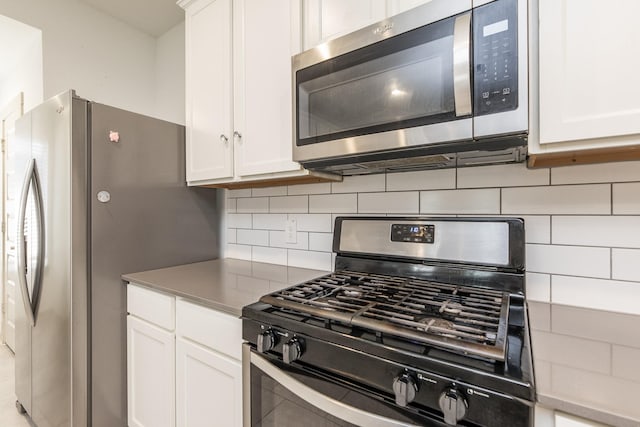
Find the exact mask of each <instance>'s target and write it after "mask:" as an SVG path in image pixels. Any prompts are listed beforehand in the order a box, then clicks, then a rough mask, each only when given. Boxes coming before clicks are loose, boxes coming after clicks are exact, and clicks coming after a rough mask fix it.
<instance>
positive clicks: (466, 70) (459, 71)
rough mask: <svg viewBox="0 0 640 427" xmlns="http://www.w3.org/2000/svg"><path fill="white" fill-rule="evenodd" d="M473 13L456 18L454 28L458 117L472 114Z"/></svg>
mask: <svg viewBox="0 0 640 427" xmlns="http://www.w3.org/2000/svg"><path fill="white" fill-rule="evenodd" d="M470 64H471V13H465V14H464V15H460V16H458V17H456V20H455V23H454V26H453V97H454V101H455V106H456V117H460V116H467V115H469V114H471V65H470Z"/></svg>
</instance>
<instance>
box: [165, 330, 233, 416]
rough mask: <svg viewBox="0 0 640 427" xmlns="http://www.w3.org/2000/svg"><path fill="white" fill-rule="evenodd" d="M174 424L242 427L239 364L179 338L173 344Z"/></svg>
mask: <svg viewBox="0 0 640 427" xmlns="http://www.w3.org/2000/svg"><path fill="white" fill-rule="evenodd" d="M176 356H177V366H176V382H177V389H176V390H177V391H176V398H177V425H178V426H179V427H205V426H208V427H216V426H228V427H240V426H242V365H241V364H240V362H239V361H237V360H234V359H231V358H229V357H226V356H223V355H221V354H219V353H216V352H214V351H212V350H209V349H206V348H205V347H202V346H199V345H197V344H194V343H192V342H189V341H186V340H184V339H182V338H178V339H177V345H176Z"/></svg>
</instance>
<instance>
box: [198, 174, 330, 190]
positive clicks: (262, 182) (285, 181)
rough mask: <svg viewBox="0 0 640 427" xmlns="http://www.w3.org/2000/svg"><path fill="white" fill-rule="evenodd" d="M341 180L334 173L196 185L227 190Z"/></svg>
mask: <svg viewBox="0 0 640 427" xmlns="http://www.w3.org/2000/svg"><path fill="white" fill-rule="evenodd" d="M336 181H342V176H340V175H334V176H333V177H326V176H315V175H304V176H292V177H286V178H275V179H274V178H266V179H257V180H255V181H236V182H224V183H220V184H206V185H199V186H198V187H206V188H226V189H229V190H241V189H243V188H262V187H280V186H283V185H296V184H317V183H320V182H336Z"/></svg>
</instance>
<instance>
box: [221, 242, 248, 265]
mask: <svg viewBox="0 0 640 427" xmlns="http://www.w3.org/2000/svg"><path fill="white" fill-rule="evenodd" d="M225 256H226V257H227V258H235V259H244V260H247V261H251V246H247V245H236V244H233V243H229V244H227V248H226V251H225Z"/></svg>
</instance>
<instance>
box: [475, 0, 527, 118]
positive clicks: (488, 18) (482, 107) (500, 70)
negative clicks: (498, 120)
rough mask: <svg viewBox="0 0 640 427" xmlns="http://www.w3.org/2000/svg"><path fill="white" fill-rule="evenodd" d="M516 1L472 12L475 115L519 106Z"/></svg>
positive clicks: (494, 4) (505, 0) (504, 2)
mask: <svg viewBox="0 0 640 427" xmlns="http://www.w3.org/2000/svg"><path fill="white" fill-rule="evenodd" d="M516 8H517V3H516V1H515V0H500V1H497V2H493V3H490V4H488V5H486V6H483V7H480V8H478V9H476V10H475V11H474V15H473V20H474V23H473V36H474V64H475V66H474V71H475V73H474V82H475V85H474V86H475V87H474V99H475V105H474V106H475V115H477V116H480V115H484V114H491V113H497V112H501V111H509V110H514V109H516V108H517V107H518V68H517V67H518V38H517V19H516V16H517V15H516V13H517V10H516Z"/></svg>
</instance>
